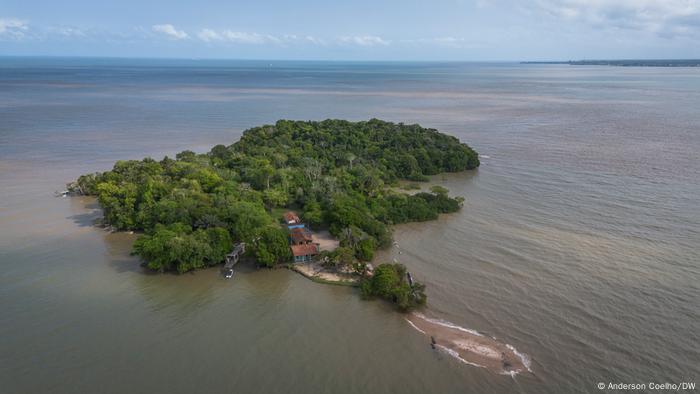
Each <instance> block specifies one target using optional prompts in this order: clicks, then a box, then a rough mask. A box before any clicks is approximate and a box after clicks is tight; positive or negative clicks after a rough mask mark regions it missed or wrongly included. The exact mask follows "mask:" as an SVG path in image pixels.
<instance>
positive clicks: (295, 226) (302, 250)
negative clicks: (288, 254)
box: [284, 211, 320, 263]
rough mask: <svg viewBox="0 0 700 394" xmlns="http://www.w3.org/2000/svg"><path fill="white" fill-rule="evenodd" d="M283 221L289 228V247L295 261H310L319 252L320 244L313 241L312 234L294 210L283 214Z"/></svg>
mask: <svg viewBox="0 0 700 394" xmlns="http://www.w3.org/2000/svg"><path fill="white" fill-rule="evenodd" d="M284 223H285V224H286V225H287V230H289V248H290V249H291V250H292V255H293V256H294V262H295V263H303V262H307V261H311V260H312V259H313V258H314V256H316V255H318V253H319V252H320V245H319V244H318V243H315V242H314V239H313V234H312V233H311V230H309V229H308V228H307V227H306V226H305V225H304V223H302V222H301V219H299V216H297V214H296V213H294V212H291V211H290V212H287V213H285V214H284Z"/></svg>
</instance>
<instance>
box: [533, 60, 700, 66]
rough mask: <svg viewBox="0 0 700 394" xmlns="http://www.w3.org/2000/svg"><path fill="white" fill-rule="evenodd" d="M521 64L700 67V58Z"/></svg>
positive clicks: (534, 62)
mask: <svg viewBox="0 0 700 394" xmlns="http://www.w3.org/2000/svg"><path fill="white" fill-rule="evenodd" d="M520 64H567V65H570V66H617V67H700V59H650V60H644V59H628V60H567V61H526V62H520Z"/></svg>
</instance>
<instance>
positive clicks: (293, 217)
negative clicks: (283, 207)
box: [284, 211, 301, 223]
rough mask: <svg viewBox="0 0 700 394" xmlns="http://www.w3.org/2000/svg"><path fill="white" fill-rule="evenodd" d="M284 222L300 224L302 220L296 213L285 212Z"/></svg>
mask: <svg viewBox="0 0 700 394" xmlns="http://www.w3.org/2000/svg"><path fill="white" fill-rule="evenodd" d="M284 221H285V222H287V223H299V222H301V219H299V216H297V214H296V213H294V212H292V211H289V212H285V214H284Z"/></svg>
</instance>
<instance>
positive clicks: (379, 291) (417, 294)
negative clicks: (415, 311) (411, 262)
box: [360, 264, 427, 311]
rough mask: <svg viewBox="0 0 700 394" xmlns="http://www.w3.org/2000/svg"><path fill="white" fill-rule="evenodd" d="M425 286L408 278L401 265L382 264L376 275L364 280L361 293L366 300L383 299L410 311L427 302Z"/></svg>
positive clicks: (404, 268) (378, 267) (376, 269)
mask: <svg viewBox="0 0 700 394" xmlns="http://www.w3.org/2000/svg"><path fill="white" fill-rule="evenodd" d="M424 290H425V286H423V285H422V284H420V283H417V282H414V284H413V286H411V285H410V284H409V283H408V280H407V278H406V267H404V266H403V265H401V264H380V265H378V266H377V267H376V268H375V269H374V274H373V275H372V276H371V277H369V278H365V279H363V280H362V282H361V283H360V292H361V294H362V296H363V297H364V298H372V297H381V298H384V299H386V300H389V301H391V302H393V303H395V304H396V306H397V307H398V308H399V309H400V310H402V311H408V310H410V309H412V308H414V307H416V306H418V305H423V304H425V302H426V301H427V297H426V295H425V292H424Z"/></svg>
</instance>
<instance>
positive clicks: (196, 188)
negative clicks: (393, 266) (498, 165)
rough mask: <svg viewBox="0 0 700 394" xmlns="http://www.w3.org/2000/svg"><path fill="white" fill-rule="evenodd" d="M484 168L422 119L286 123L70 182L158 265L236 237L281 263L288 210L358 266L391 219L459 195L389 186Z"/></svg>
mask: <svg viewBox="0 0 700 394" xmlns="http://www.w3.org/2000/svg"><path fill="white" fill-rule="evenodd" d="M478 165H479V159H478V155H477V153H476V152H474V151H473V150H472V149H471V148H470V147H469V146H467V145H465V144H462V143H460V142H459V140H457V139H456V138H454V137H451V136H448V135H445V134H441V133H439V132H437V131H436V130H434V129H425V128H422V127H420V126H418V125H404V124H400V123H399V124H395V123H390V122H383V121H380V120H377V119H372V120H369V121H367V122H348V121H343V120H325V121H322V122H298V121H287V120H280V121H278V122H277V123H276V124H275V125H266V126H261V127H256V128H252V129H250V130H247V131H245V132H244V133H243V136H242V137H241V139H240V140H239V141H238V142H236V143H234V144H233V145H230V146H224V145H217V146H215V147H213V148H212V150H211V151H210V152H209V153H207V154H197V153H195V152H192V151H184V152H181V153H178V154H177V155H176V158H175V159H171V158H168V157H165V158H164V159H163V160H161V161H159V162H158V161H155V160H153V159H151V158H146V159H143V160H141V161H138V160H126V161H118V162H116V163H115V164H114V167H113V169H112V170H111V171H107V172H104V173H94V174H88V175H83V176H81V177H79V178H78V180H77V181H76V182H73V183H72V184H70V185H69V190H70V191H72V192H75V193H80V194H86V195H94V196H97V198H98V201H99V203H100V205H101V206H102V208H103V211H104V222H105V223H107V224H109V225H111V226H113V227H115V228H117V229H119V230H142V231H144V233H145V235H143V236H142V237H141V238H140V239H139V241H138V242H137V243H136V245H135V246H134V251H135V253H137V254H138V255H140V256H141V257H142V258H143V259H144V260H145V261H146V262H147V263H148V266H149V267H151V268H152V269H155V270H178V271H180V272H184V271H187V270H190V269H195V268H199V267H204V266H207V265H211V264H215V263H217V262H220V261H221V260H222V259H223V257H222V256H223V255H225V253H224V252H226V249H227V248H230V246H231V245H230V244H231V242H232V240H235V241H236V242H239V241H243V242H247V243H248V244H250V245H256V246H255V247H253V248H251V254H253V255H255V256H256V257H257V259H258V263H259V264H261V265H266V266H270V265H274V264H277V263H280V262H283V261H286V260H287V259H289V258H290V253H289V248H288V245H287V239H286V235H285V234H284V232H283V231H282V230H280V229H279V228H276V227H274V224H275V220H274V219H273V217H272V216H271V213H269V212H272V211H275V210H278V209H281V208H283V207H288V206H300V207H303V212H302V217H303V219H304V220H305V221H306V222H307V223H309V224H311V225H314V226H319V225H327V226H328V227H329V229H330V231H331V233H332V234H333V235H335V236H338V237H341V238H343V245H345V246H347V248H348V250H344V249H343V250H341V252H340V253H338V254H337V255H335V256H333V258H334V259H335V260H336V261H337V263H338V264H343V265H351V264H353V263H354V257H356V258H357V259H359V260H370V259H371V258H372V257H373V255H374V250H375V249H376V248H378V247H384V246H388V245H390V244H391V230H390V225H391V224H395V223H404V222H409V221H421V220H430V219H435V218H436V217H437V215H438V214H440V213H447V212H454V211H456V210H458V209H459V208H460V207H461V205H462V201H463V200H462V199H460V198H451V197H449V196H448V195H447V190H446V189H435V188H433V189H431V192H430V193H425V192H424V193H418V194H416V195H414V196H406V195H404V194H400V193H395V192H391V191H390V190H389V189H388V188H387V187H386V186H387V185H396V184H397V181H398V180H399V179H412V180H425V179H426V177H427V176H428V175H433V174H437V173H440V172H445V171H462V170H467V169H472V168H476V167H477V166H478ZM224 233H226V236H225V235H224ZM227 237H228V238H227Z"/></svg>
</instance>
